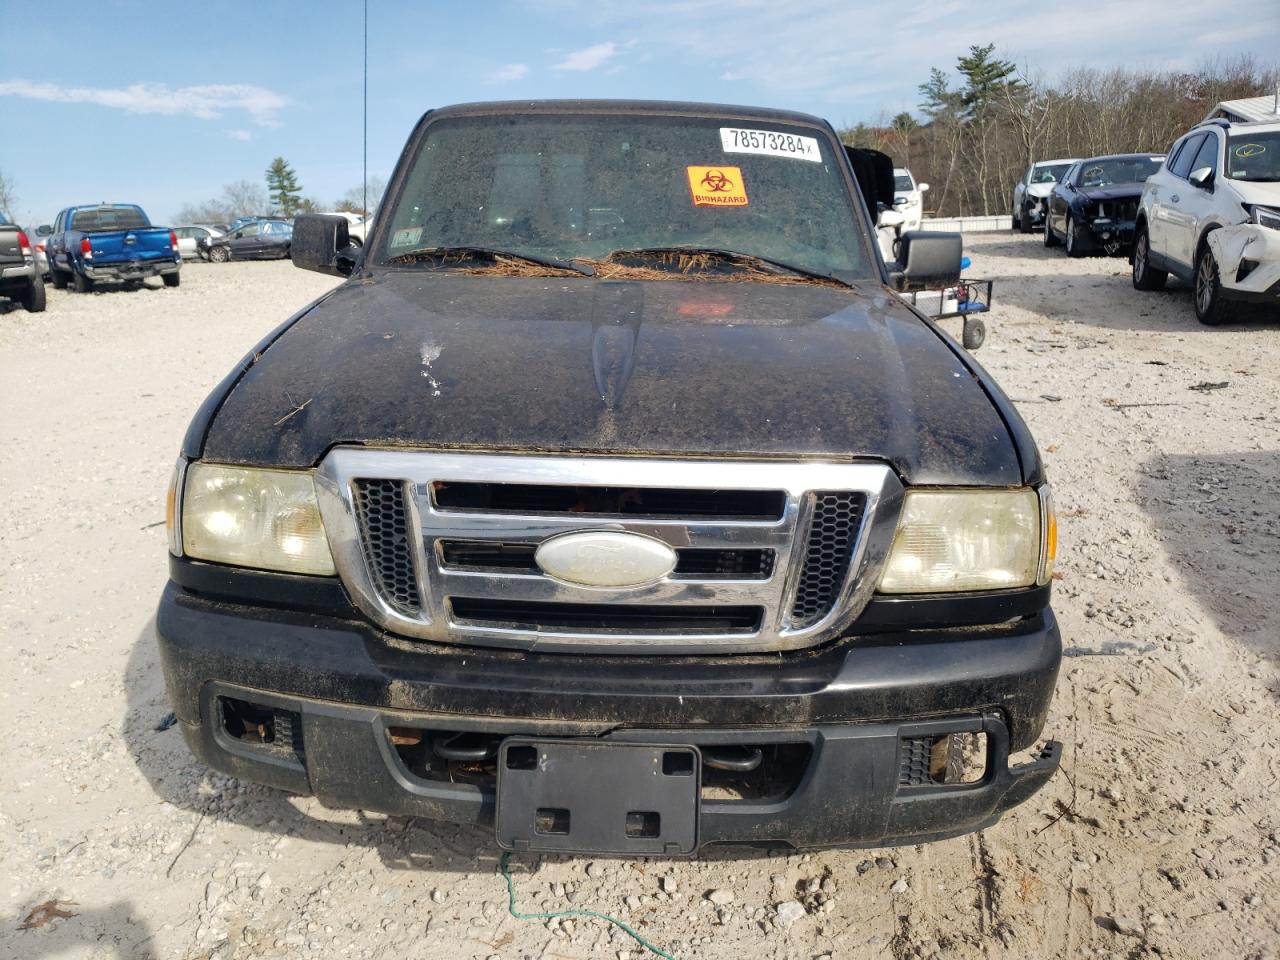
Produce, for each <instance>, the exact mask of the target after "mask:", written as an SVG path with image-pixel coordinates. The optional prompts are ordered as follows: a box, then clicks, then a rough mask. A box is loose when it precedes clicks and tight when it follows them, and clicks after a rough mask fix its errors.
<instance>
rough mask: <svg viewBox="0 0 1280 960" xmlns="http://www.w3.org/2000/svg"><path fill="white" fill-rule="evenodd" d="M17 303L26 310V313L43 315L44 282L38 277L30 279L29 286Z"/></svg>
mask: <svg viewBox="0 0 1280 960" xmlns="http://www.w3.org/2000/svg"><path fill="white" fill-rule="evenodd" d="M18 302H19V303H21V304H22V305H23V307H25V308H26V311H27V313H44V304H45V295H44V281H43V280H41V279H40V278H39V277H32V278H31V284H30V286H28V287H27V289H26V292H25V293H23V294H22V296H21V297H19V298H18Z"/></svg>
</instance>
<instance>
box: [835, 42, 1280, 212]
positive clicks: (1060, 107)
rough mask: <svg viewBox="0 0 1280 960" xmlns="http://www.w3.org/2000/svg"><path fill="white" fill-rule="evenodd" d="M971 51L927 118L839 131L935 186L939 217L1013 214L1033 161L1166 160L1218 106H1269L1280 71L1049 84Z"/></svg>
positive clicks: (927, 86)
mask: <svg viewBox="0 0 1280 960" xmlns="http://www.w3.org/2000/svg"><path fill="white" fill-rule="evenodd" d="M994 52H995V48H994V45H988V46H975V47H971V48H970V49H969V53H968V54H967V55H965V56H962V57H959V58H958V59H957V62H956V70H955V72H954V73H953V74H948V73H947V72H946V71H944V70H941V69H939V68H937V67H934V68H933V69H932V70H931V71H930V72H929V78H928V79H927V80H926V81H925V82H924V83H922V84H921V85H920V88H919V89H920V96H921V102H920V114H921V116H922V117H923V119H917V118H916V117H915V116H913V115H912V114H910V113H901V114H898V115H897V116H896V117H893V118H885V119H884V121H883V122H882V123H881V124H880V125H877V126H869V125H867V124H858V125H857V126H855V127H850V128H848V129H845V130H842V131H840V133H841V136H842V137H843V138H844V140H845V142H846V143H850V144H853V145H855V146H865V147H874V148H875V149H877V150H882V151H883V152H885V153H887V154H889V156H891V157H893V160H894V163H895V165H898V166H907V167H910V168H911V172H912V173H913V174H914V175H915V178H916V180H917V181H919V180H923V181H926V182H928V183H929V185H930V192H929V193H927V194H925V198H924V202H925V208H926V210H927V211H929V212H930V213H933V214H936V215H939V216H972V215H981V214H999V213H1008V212H1009V205H1010V197H1011V193H1012V189H1013V184H1014V182H1015V181H1016V180H1017V178H1018V177H1019V176H1020V175H1021V174H1022V172H1023V171H1024V170H1025V169H1026V167H1027V164H1028V163H1030V162H1031V161H1032V160H1051V159H1056V158H1059V157H1090V156H1098V155H1100V154H1107V153H1128V152H1135V153H1136V152H1145V151H1151V152H1152V153H1163V152H1164V151H1165V150H1166V149H1167V148H1168V147H1169V145H1170V144H1171V143H1172V142H1173V141H1174V140H1175V139H1176V138H1177V137H1178V136H1180V135H1181V134H1183V133H1185V132H1186V131H1187V129H1188V128H1189V127H1191V126H1192V125H1193V124H1195V123H1198V122H1199V121H1201V120H1203V119H1204V117H1205V114H1207V113H1208V112H1209V110H1210V109H1212V107H1213V105H1214V104H1215V103H1217V102H1219V101H1221V100H1235V99H1239V98H1242V97H1255V96H1262V95H1267V94H1274V93H1275V90H1276V85H1277V83H1280V67H1278V66H1277V65H1276V64H1270V65H1264V64H1260V63H1258V62H1257V61H1255V60H1254V59H1253V58H1251V57H1247V56H1246V57H1240V58H1236V59H1231V60H1216V61H1211V62H1209V63H1206V64H1204V65H1203V66H1202V67H1201V68H1200V69H1198V70H1197V71H1196V72H1194V73H1178V72H1173V71H1155V70H1126V69H1122V68H1117V69H1113V70H1099V69H1096V68H1092V67H1080V68H1076V69H1073V70H1069V71H1067V72H1066V73H1065V74H1064V75H1062V76H1061V77H1060V78H1059V79H1058V80H1056V81H1054V82H1052V83H1049V82H1045V81H1043V80H1041V79H1037V78H1034V77H1031V76H1028V75H1027V73H1026V72H1024V71H1021V70H1019V69H1018V67H1017V66H1016V65H1015V64H1014V63H1012V62H1011V61H1009V60H1002V59H1000V58H998V57H996V56H995V55H994Z"/></svg>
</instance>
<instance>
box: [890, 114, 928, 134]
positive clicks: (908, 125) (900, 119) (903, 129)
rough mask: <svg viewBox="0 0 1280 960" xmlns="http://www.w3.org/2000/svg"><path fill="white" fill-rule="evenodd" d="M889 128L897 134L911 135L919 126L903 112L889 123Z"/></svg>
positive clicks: (909, 115)
mask: <svg viewBox="0 0 1280 960" xmlns="http://www.w3.org/2000/svg"><path fill="white" fill-rule="evenodd" d="M889 126H890V127H892V128H893V129H894V130H896V131H898V132H899V133H907V134H909V133H912V132H913V131H915V130H919V129H920V124H919V123H917V122H916V118H915V117H913V116H912V115H911V114H909V113H907V112H906V111H905V110H904V111H903V112H902V113H900V114H898V115H897V116H896V117H894V118H893V120H891V121H890V123H889Z"/></svg>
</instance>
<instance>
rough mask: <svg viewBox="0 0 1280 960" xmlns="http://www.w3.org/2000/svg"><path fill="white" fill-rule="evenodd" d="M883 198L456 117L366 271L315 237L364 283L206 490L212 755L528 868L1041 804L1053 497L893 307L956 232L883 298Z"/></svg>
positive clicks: (319, 326)
mask: <svg viewBox="0 0 1280 960" xmlns="http://www.w3.org/2000/svg"><path fill="white" fill-rule="evenodd" d="M868 199H869V200H870V201H871V204H874V199H875V198H874V197H870V198H868ZM868 206H869V204H867V203H865V202H864V200H863V199H862V197H861V196H860V194H859V192H858V188H857V186H856V181H855V177H854V171H853V168H852V167H851V165H850V163H849V160H848V159H847V157H846V154H845V151H844V149H843V148H842V145H841V143H840V140H839V138H838V137H837V136H836V134H835V131H834V130H833V129H832V127H831V126H830V124H828V123H826V122H825V121H822V120H819V119H817V118H814V117H810V116H807V115H804V114H798V113H792V112H784V111H777V110H764V109H757V108H749V107H725V106H715V105H710V104H673V103H650V102H611V101H561V102H538V101H533V102H530V101H527V100H526V101H520V102H515V103H485V104H475V105H467V106H461V107H448V108H444V109H438V110H433V111H431V112H430V113H428V114H427V115H426V116H424V117H423V118H422V120H421V121H420V122H419V124H418V127H417V129H415V131H414V132H413V134H412V137H411V139H410V140H409V143H408V145H407V147H406V148H405V150H404V152H403V154H402V155H401V159H400V162H399V164H398V166H397V168H396V171H395V173H394V174H393V176H392V179H391V184H390V187H389V190H388V193H387V196H386V199H384V200H383V202H382V205H381V207H380V209H379V213H378V217H377V219H376V221H375V222H374V224H373V227H372V231H371V232H370V234H369V237H368V241H367V242H366V243H365V244H363V245H362V246H360V247H356V246H354V245H352V244H351V243H350V242H349V239H348V236H347V229H348V223H347V221H346V220H345V219H343V218H341V217H332V216H323V215H303V216H299V217H298V218H297V220H296V222H295V226H294V235H293V262H294V263H295V265H297V266H300V267H305V268H307V269H311V270H317V271H320V272H322V273H327V274H331V275H332V274H336V275H339V276H345V277H347V278H348V279H347V281H346V282H345V283H343V284H342V285H340V286H338V287H337V288H335V289H334V290H333V291H332V292H330V293H328V294H326V295H325V296H324V297H322V298H321V299H319V300H317V301H315V302H314V303H312V304H310V305H309V306H307V307H304V308H303V309H302V310H301V311H299V312H298V313H297V314H295V315H294V316H293V317H292V318H290V319H289V320H287V321H286V322H285V323H284V324H282V325H281V326H279V327H277V328H276V329H275V330H274V331H272V332H271V333H270V334H269V335H267V337H266V338H265V339H264V340H263V341H262V342H260V343H259V344H258V345H257V346H255V347H254V348H253V349H251V350H250V351H249V353H248V354H247V355H246V357H245V358H244V360H243V361H242V362H241V363H240V364H239V365H238V366H236V368H235V369H234V370H232V371H231V372H230V373H229V374H228V376H227V377H226V379H224V380H223V381H222V383H221V384H220V385H219V386H218V387H217V388H216V389H215V390H214V392H213V393H212V395H210V397H209V398H208V399H207V400H206V401H205V403H204V404H203V406H202V407H201V408H200V410H199V412H198V413H197V414H196V416H195V418H194V420H193V421H192V423H191V426H190V428H189V430H188V432H187V435H186V440H185V442H184V443H183V446H182V453H181V456H180V459H179V462H178V464H177V468H176V470H175V474H174V481H173V486H172V494H173V496H172V497H171V499H170V504H171V507H172V509H171V510H170V515H169V517H170V527H169V531H170V538H169V550H170V554H171V556H170V561H169V562H170V566H169V572H170V582H169V583H168V585H167V586H166V587H165V590H164V593H163V597H162V599H161V600H160V607H159V612H158V615H157V633H158V637H159V643H160V650H161V657H162V660H163V664H164V676H165V681H166V685H167V689H168V694H169V698H170V702H171V704H172V706H173V709H174V713H175V715H176V717H177V720H178V726H179V727H180V729H181V730H182V733H183V736H184V737H185V739H186V742H187V744H188V746H189V747H190V748H191V750H192V751H193V752H194V753H195V754H196V756H198V757H199V758H200V759H201V760H202V761H204V762H205V763H207V764H209V765H210V766H212V767H214V768H216V769H219V770H223V771H227V772H229V773H231V774H232V775H234V776H237V777H241V778H244V779H248V780H255V781H259V782H262V783H267V784H271V785H274V786H276V787H278V788H281V789H284V790H289V791H292V792H295V793H301V794H314V795H315V796H317V797H318V798H320V800H321V801H322V802H323V803H324V804H326V805H328V806H337V807H351V808H358V809H362V810H375V811H384V812H389V813H395V814H398V815H404V816H411V817H426V818H430V819H436V820H445V821H453V822H456V823H466V824H484V825H487V826H488V827H489V829H490V830H493V831H494V837H495V842H496V843H497V844H498V845H499V846H501V847H503V848H505V849H508V850H523V851H557V852H570V851H574V852H605V853H612V854H620V855H640V856H655V855H656V856H672V855H688V854H691V853H693V852H694V851H696V850H697V849H698V848H699V847H700V846H701V845H702V844H706V843H715V842H740V843H751V844H769V845H772V846H787V845H790V846H794V847H808V846H816V845H829V844H862V845H872V846H878V845H881V844H885V843H918V842H923V841H925V840H929V839H938V838H942V837H947V836H954V835H956V834H960V833H965V832H968V831H972V830H980V829H985V828H986V827H989V826H991V825H992V824H994V823H995V822H996V821H997V820H998V819H999V818H1000V816H1001V815H1002V814H1003V813H1004V812H1006V811H1007V810H1009V809H1010V808H1012V807H1013V806H1015V805H1016V804H1019V803H1021V802H1022V801H1024V800H1026V799H1027V798H1028V797H1030V796H1031V795H1032V794H1034V793H1035V791H1036V790H1038V789H1039V788H1040V787H1041V786H1042V785H1043V784H1044V783H1045V782H1046V781H1047V780H1048V779H1049V778H1050V777H1051V776H1052V775H1053V772H1054V770H1055V769H1056V768H1057V766H1058V762H1059V756H1060V747H1059V745H1058V744H1056V743H1053V742H1048V743H1044V742H1042V741H1041V739H1040V737H1041V733H1042V728H1043V726H1044V724H1045V718H1046V714H1047V711H1048V706H1049V701H1050V698H1051V697H1052V695H1053V690H1054V683H1055V679H1056V677H1057V673H1058V667H1059V663H1060V658H1061V640H1060V636H1059V631H1058V626H1057V623H1056V621H1055V619H1054V615H1053V611H1052V609H1051V608H1050V605H1049V600H1050V589H1051V582H1052V567H1053V554H1054V545H1055V543H1056V527H1055V522H1054V515H1053V508H1052V500H1051V497H1050V495H1049V487H1048V484H1047V483H1046V478H1045V473H1044V469H1043V467H1042V465H1041V460H1040V456H1039V453H1038V452H1037V448H1036V444H1035V442H1034V440H1033V439H1032V437H1031V435H1030V433H1029V432H1028V430H1027V427H1026V425H1025V424H1024V423H1023V421H1022V419H1021V417H1020V416H1019V415H1018V412H1017V410H1016V409H1015V408H1014V406H1013V404H1012V403H1011V402H1010V401H1009V400H1008V398H1007V397H1006V396H1005V394H1004V393H1003V392H1002V391H1001V390H1000V388H999V387H998V386H997V385H996V383H995V382H994V381H993V380H992V378H991V376H990V374H988V373H987V372H986V371H985V370H983V369H982V367H981V366H979V365H978V364H977V363H975V362H974V361H973V359H972V358H971V357H970V356H969V354H968V353H967V352H966V351H965V350H964V349H962V348H961V347H960V345H959V344H957V343H956V342H955V341H954V340H952V339H951V338H950V337H948V336H947V335H946V334H945V333H943V332H942V331H941V330H940V329H939V328H938V327H937V326H936V325H935V324H934V323H933V322H932V321H931V320H929V319H928V318H927V317H925V316H924V315H922V314H921V313H919V312H918V311H916V310H915V309H914V308H913V307H911V306H910V305H909V304H908V303H906V302H905V301H904V300H903V299H902V298H901V297H899V296H897V295H896V294H895V290H902V289H914V288H915V286H917V285H921V284H924V285H928V286H940V285H945V284H947V283H955V282H956V280H957V279H958V277H959V273H960V261H961V249H960V236H959V234H928V233H922V232H908V233H906V234H904V235H903V237H902V240H901V247H900V249H901V261H900V262H895V263H894V264H892V265H891V266H889V267H886V264H885V263H884V262H883V261H882V260H881V258H880V255H879V253H878V252H877V248H876V243H875V234H874V224H873V222H872V221H871V218H870V216H869V214H868ZM588 211H608V212H609V218H608V224H609V228H608V229H607V230H601V229H599V228H598V226H599V223H600V222H601V219H600V217H598V216H597V217H595V218H592V217H590V216H588V215H587V214H588ZM269 312H270V307H269V306H264V313H269ZM271 322H273V321H270V320H268V319H267V318H266V317H265V316H264V325H266V324H268V323H271ZM1023 751H1026V753H1025V754H1023V756H1021V757H1019V756H1017V755H1018V754H1019V753H1020V752H1023Z"/></svg>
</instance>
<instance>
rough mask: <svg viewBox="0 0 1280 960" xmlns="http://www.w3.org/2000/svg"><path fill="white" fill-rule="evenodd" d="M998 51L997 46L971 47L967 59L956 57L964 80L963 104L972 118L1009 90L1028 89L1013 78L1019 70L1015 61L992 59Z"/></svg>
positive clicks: (961, 96) (961, 95)
mask: <svg viewBox="0 0 1280 960" xmlns="http://www.w3.org/2000/svg"><path fill="white" fill-rule="evenodd" d="M995 49H996V45H995V44H994V43H989V44H987V45H986V46H985V47H979V46H971V47H970V48H969V55H968V56H967V57H957V58H956V68H957V69H958V70H959V71H960V75H961V76H963V77H964V79H965V86H964V90H963V91H962V92H961V94H960V102H961V104H962V105H963V106H964V108H965V111H966V113H967V114H968V115H969V116H973V115H974V114H976V113H978V112H979V111H981V110H982V108H983V107H986V106H988V105H989V104H991V103H993V102H995V101H996V100H997V99H999V96H1000V94H1001V92H1002V91H1004V90H1005V89H1006V88H1007V89H1008V90H1010V91H1016V90H1018V89H1020V88H1021V87H1023V86H1025V84H1024V83H1023V82H1022V81H1021V80H1019V79H1018V78H1017V77H1016V76H1014V73H1015V72H1016V71H1017V69H1018V68H1017V66H1016V65H1015V64H1014V63H1013V61H1012V60H1000V59H999V58H996V57H992V56H991V54H992V53H993V52H994V51H995Z"/></svg>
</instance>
